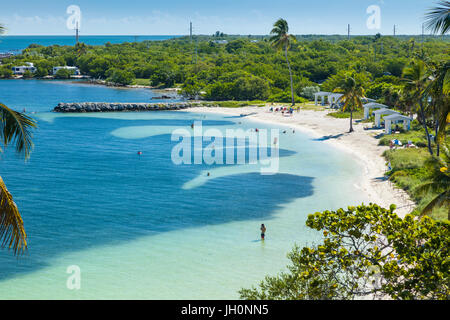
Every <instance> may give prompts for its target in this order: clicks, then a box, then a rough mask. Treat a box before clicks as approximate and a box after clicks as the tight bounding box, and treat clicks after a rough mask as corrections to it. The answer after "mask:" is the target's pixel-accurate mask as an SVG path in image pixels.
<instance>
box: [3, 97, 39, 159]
mask: <svg viewBox="0 0 450 320" xmlns="http://www.w3.org/2000/svg"><path fill="white" fill-rule="evenodd" d="M35 127H36V122H35V121H34V120H33V119H32V118H30V117H28V116H27V115H25V114H23V113H20V112H17V111H14V110H12V109H10V108H8V107H7V106H5V105H4V104H2V103H0V139H1V140H2V141H3V144H4V145H5V146H7V145H8V144H9V143H14V144H15V145H16V151H17V152H18V153H22V154H23V155H24V156H25V159H27V158H28V157H29V155H30V153H31V150H32V147H33V142H32V133H31V130H32V128H35Z"/></svg>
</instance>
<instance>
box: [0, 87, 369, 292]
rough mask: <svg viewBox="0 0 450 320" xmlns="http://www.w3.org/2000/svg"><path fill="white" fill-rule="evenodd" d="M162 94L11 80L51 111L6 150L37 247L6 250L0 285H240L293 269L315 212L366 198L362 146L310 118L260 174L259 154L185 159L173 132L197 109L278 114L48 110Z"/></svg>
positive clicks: (32, 107)
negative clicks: (22, 151) (309, 128)
mask: <svg viewBox="0 0 450 320" xmlns="http://www.w3.org/2000/svg"><path fill="white" fill-rule="evenodd" d="M24 92H26V94H24ZM154 95H156V94H154V93H153V92H151V91H150V90H145V89H133V90H124V89H113V88H107V87H101V86H87V85H82V84H76V83H75V84H74V83H69V82H59V81H41V82H40V81H33V80H32V81H14V80H6V81H0V97H1V98H2V100H1V101H2V102H3V103H5V104H7V105H9V106H10V107H12V108H15V109H17V110H20V111H21V110H22V109H23V108H26V109H27V111H35V112H36V113H35V114H33V116H34V117H35V118H36V119H37V120H38V121H39V129H38V130H37V131H36V132H35V149H34V152H33V154H32V156H31V159H30V160H29V161H28V162H26V163H24V162H23V161H22V160H20V159H19V158H17V156H15V155H14V154H13V153H12V150H7V151H6V153H5V154H4V155H3V157H2V158H3V159H2V161H1V166H0V168H1V169H0V174H1V176H2V177H3V179H4V180H5V182H6V184H7V186H8V188H9V190H10V191H11V193H12V194H13V196H14V199H15V201H16V202H17V204H18V206H19V208H20V210H21V213H22V216H23V218H24V221H25V227H26V230H27V233H28V237H29V239H28V240H29V248H28V253H27V254H26V255H25V256H23V257H21V258H19V259H17V258H15V257H13V256H12V253H11V252H8V251H7V250H2V251H0V270H2V271H1V272H0V298H3V299H16V298H21V299H24V298H28V299H44V298H50V299H53V298H55V299H108V298H109V299H233V298H238V294H237V291H238V290H239V288H241V287H244V286H250V285H253V284H256V283H258V282H259V281H260V280H261V279H262V278H263V277H264V276H265V275H267V274H276V273H277V272H279V271H281V270H282V269H283V268H284V267H285V265H286V264H287V263H288V260H287V259H286V254H287V253H288V252H289V250H290V249H291V248H292V246H293V245H294V244H295V243H297V244H300V245H304V244H311V243H313V242H314V241H317V240H318V239H319V237H320V235H319V234H317V233H315V232H312V231H311V230H309V229H308V228H307V227H306V226H305V224H304V223H305V220H306V217H307V215H308V214H309V213H313V212H315V211H320V210H325V209H336V208H339V207H342V206H347V205H350V204H353V205H354V204H359V203H361V202H362V201H364V200H366V199H365V198H364V196H363V195H362V194H361V192H360V190H359V189H358V188H357V187H356V184H357V183H358V176H359V175H360V174H361V173H362V168H361V167H360V166H359V165H358V164H357V163H356V162H355V161H354V160H353V159H352V157H351V156H350V155H347V154H344V153H342V151H340V150H337V149H332V148H330V147H329V146H328V145H327V144H324V143H323V142H321V141H316V140H314V139H312V138H311V137H309V136H307V135H305V134H304V133H300V132H298V131H297V132H296V133H295V134H294V133H292V132H291V131H290V130H288V131H287V132H288V133H287V134H281V136H280V138H279V144H280V170H279V173H278V174H275V175H261V174H260V170H259V167H258V166H257V165H216V166H208V165H206V164H202V165H175V164H173V163H172V161H171V150H172V148H173V147H174V145H175V144H176V142H173V141H171V133H172V131H173V130H174V129H175V128H186V129H189V130H190V124H191V123H192V122H193V121H194V120H202V121H203V125H204V126H205V127H206V128H208V127H211V128H218V129H219V130H225V129H226V128H244V129H246V128H255V127H258V128H260V129H262V128H268V129H270V128H275V126H273V125H268V124H262V123H256V122H252V121H250V120H247V119H241V118H235V117H226V116H222V115H202V114H193V113H188V112H141V113H101V114H84V115H81V114H73V115H68V114H54V113H50V112H49V111H50V110H51V109H52V108H53V107H54V106H55V105H56V104H57V103H58V102H84V101H106V102H146V101H149V99H150V98H151V97H152V96H154ZM240 122H241V123H240ZM283 129H285V128H283ZM10 149H12V148H10ZM138 151H141V152H142V155H140V156H139V155H138V154H137V152H138ZM207 172H210V173H211V175H210V176H209V177H207V175H206V173H207ZM261 223H265V224H266V226H267V233H266V241H265V242H263V243H262V242H261V241H259V226H260V224H261ZM71 265H77V266H79V267H80V270H81V289H80V290H69V289H67V287H66V281H67V278H68V277H69V274H67V273H66V270H67V268H68V267H69V266H71Z"/></svg>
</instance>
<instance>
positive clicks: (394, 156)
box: [384, 142, 449, 220]
mask: <svg viewBox="0 0 450 320" xmlns="http://www.w3.org/2000/svg"><path fill="white" fill-rule="evenodd" d="M423 144H424V146H425V145H426V143H424V142H423ZM384 156H385V157H386V160H387V161H389V162H390V164H391V168H392V170H391V171H390V172H389V173H388V174H389V179H390V181H392V182H393V183H395V185H396V186H398V187H400V188H402V189H404V190H405V191H406V192H407V193H408V194H409V195H410V197H411V198H412V199H413V200H414V201H415V202H416V203H417V208H416V209H415V211H414V212H413V213H414V214H419V213H420V212H422V210H423V209H424V208H425V207H426V206H427V205H428V204H429V203H430V201H431V200H433V199H434V198H436V196H437V195H438V194H440V193H442V192H443V191H444V190H445V187H440V188H430V189H424V188H419V187H420V186H421V185H423V184H424V183H426V182H432V181H438V179H437V176H440V175H442V174H441V173H440V172H438V171H439V169H440V167H439V168H437V169H433V168H430V166H428V165H427V163H429V162H430V161H433V158H432V157H431V156H430V154H429V153H428V152H427V150H426V149H425V148H419V149H413V148H407V149H404V148H402V149H397V150H388V151H386V152H385V153H384ZM441 185H442V184H441ZM447 189H448V187H447ZM448 212H449V210H448V207H445V206H444V207H436V208H435V209H433V210H431V211H430V212H429V215H430V216H431V217H432V218H434V219H439V220H443V219H448Z"/></svg>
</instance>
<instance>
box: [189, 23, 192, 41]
mask: <svg viewBox="0 0 450 320" xmlns="http://www.w3.org/2000/svg"><path fill="white" fill-rule="evenodd" d="M189 40H190V41H191V42H192V21H191V22H189Z"/></svg>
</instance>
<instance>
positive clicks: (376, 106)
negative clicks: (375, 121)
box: [363, 102, 389, 120]
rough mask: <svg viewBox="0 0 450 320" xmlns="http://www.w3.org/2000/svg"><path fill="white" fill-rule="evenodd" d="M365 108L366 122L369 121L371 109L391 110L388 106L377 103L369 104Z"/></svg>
mask: <svg viewBox="0 0 450 320" xmlns="http://www.w3.org/2000/svg"><path fill="white" fill-rule="evenodd" d="M363 107H364V119H365V120H367V119H369V114H370V109H389V107H388V106H386V105H384V104H381V103H376V102H370V103H367V104H365V105H363Z"/></svg>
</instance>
